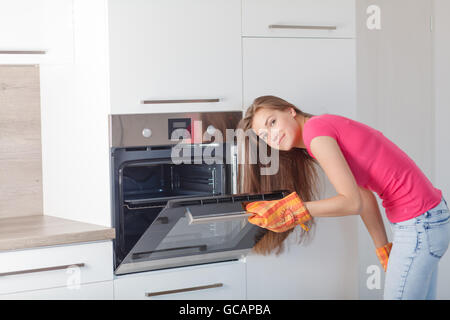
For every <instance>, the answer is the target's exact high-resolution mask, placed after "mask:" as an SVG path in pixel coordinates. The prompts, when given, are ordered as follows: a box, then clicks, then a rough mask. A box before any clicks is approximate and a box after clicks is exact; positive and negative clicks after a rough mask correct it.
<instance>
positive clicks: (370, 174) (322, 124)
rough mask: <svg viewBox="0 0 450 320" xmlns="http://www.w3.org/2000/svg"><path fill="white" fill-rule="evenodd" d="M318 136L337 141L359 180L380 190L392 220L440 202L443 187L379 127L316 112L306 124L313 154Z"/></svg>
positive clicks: (306, 137)
mask: <svg viewBox="0 0 450 320" xmlns="http://www.w3.org/2000/svg"><path fill="white" fill-rule="evenodd" d="M316 136H330V137H332V138H334V139H335V140H336V141H337V143H338V145H339V147H340V148H341V151H342V153H343V155H344V157H345V159H346V160H347V162H348V165H349V167H350V169H351V171H352V173H353V176H354V177H355V180H356V183H357V184H358V185H359V186H362V187H364V188H366V189H370V190H372V191H374V192H376V193H377V194H378V196H379V197H380V198H381V199H382V200H383V202H382V204H383V207H384V208H385V211H386V216H387V218H388V219H389V221H391V222H393V223H396V222H400V221H405V220H408V219H412V218H414V217H417V216H419V215H421V214H423V213H425V212H426V211H428V210H430V209H431V208H434V207H435V206H436V205H438V204H439V203H440V201H441V198H442V191H441V190H439V189H437V188H435V187H434V186H433V185H432V183H431V182H430V180H428V178H427V177H426V176H425V175H424V174H423V172H422V171H421V170H420V168H419V167H418V166H417V165H416V164H415V163H414V161H413V160H412V159H411V158H410V157H409V156H408V155H407V154H406V153H405V152H403V151H402V150H401V149H400V148H399V147H397V146H396V145H395V144H394V143H393V142H391V141H390V140H389V139H387V138H386V137H385V136H384V135H383V134H382V133H381V132H380V131H378V130H375V129H373V128H371V127H369V126H367V125H365V124H363V123H361V122H357V121H355V120H352V119H349V118H346V117H343V116H338V115H332V114H322V115H319V116H313V117H312V118H310V119H309V120H308V121H307V122H306V123H305V125H304V127H303V142H304V144H305V146H306V148H307V150H308V153H309V154H310V155H311V156H312V157H313V158H315V157H314V155H313V154H312V152H311V149H310V144H311V140H312V139H313V138H314V137H316Z"/></svg>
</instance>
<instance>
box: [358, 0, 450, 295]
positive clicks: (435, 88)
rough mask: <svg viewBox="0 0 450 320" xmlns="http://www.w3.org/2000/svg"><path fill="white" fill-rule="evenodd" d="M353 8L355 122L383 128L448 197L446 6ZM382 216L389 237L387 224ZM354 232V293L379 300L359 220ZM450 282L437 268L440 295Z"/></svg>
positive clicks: (381, 1) (420, 0)
mask: <svg viewBox="0 0 450 320" xmlns="http://www.w3.org/2000/svg"><path fill="white" fill-rule="evenodd" d="M370 5H376V6H377V7H378V8H379V9H380V11H379V13H380V16H379V17H380V25H379V27H380V28H379V29H376V28H375V29H369V28H368V26H367V20H368V19H369V18H371V17H373V14H372V13H371V12H370V13H368V12H367V11H366V10H367V8H368V7H369V6H370ZM356 12H357V13H356V16H357V59H358V61H357V83H358V88H357V92H358V97H357V101H358V110H357V116H358V120H359V121H361V122H364V123H366V124H368V125H370V126H373V127H375V128H376V129H378V130H380V131H382V132H383V133H384V135H385V136H387V137H388V138H389V139H391V140H392V141H393V142H394V143H395V144H397V145H398V146H399V147H400V148H402V149H403V150H404V151H405V152H406V153H407V154H408V155H409V156H410V157H411V158H412V159H413V160H414V161H415V162H416V164H417V165H418V166H419V167H420V168H421V169H422V170H423V172H424V173H425V175H426V176H427V177H428V178H429V179H430V180H431V181H432V182H433V184H434V185H435V186H436V187H437V188H440V189H441V190H442V191H443V193H444V195H447V194H449V181H450V170H449V169H448V166H446V164H447V163H449V160H450V152H449V149H448V146H449V140H448V139H449V138H448V137H449V134H450V132H449V129H448V125H447V121H446V119H449V118H450V117H449V116H450V114H449V113H450V110H448V107H447V108H446V106H448V105H449V103H450V95H449V92H448V84H449V81H450V78H449V76H450V64H449V62H448V56H449V54H450V46H449V45H448V43H450V41H449V35H448V33H447V31H448V30H449V28H450V23H449V21H448V15H449V14H450V3H449V2H448V1H447V0H436V1H435V3H434V8H433V2H432V1H426V0H397V1H389V0H370V1H368V0H360V1H357V8H356ZM432 15H434V16H435V18H434V32H432V31H431V23H432V18H431V16H432ZM371 22H373V20H371ZM433 51H434V52H433ZM433 62H434V68H433ZM433 73H434V74H433ZM443 146H447V147H443ZM378 200H379V206H380V209H381V211H382V214H383V215H384V214H385V213H384V208H383V207H382V205H381V200H380V199H379V198H378ZM384 221H385V226H386V229H387V232H388V237H389V239H390V240H392V234H391V229H390V225H389V222H388V221H387V219H385V218H384ZM358 234H359V257H360V261H359V262H360V269H359V298H360V299H381V298H382V295H383V287H384V272H383V271H381V273H380V275H381V281H380V286H377V285H376V284H375V283H374V282H373V281H372V280H373V274H372V273H367V271H368V268H370V266H371V265H375V266H378V265H379V263H378V260H377V258H376V255H375V253H374V249H375V248H374V246H373V243H372V240H371V239H370V237H369V235H368V233H367V231H366V229H365V226H364V225H363V223H362V222H360V225H359V231H358ZM449 266H450V254H447V256H446V257H444V258H443V261H442V263H441V267H440V270H449V269H450V268H449ZM369 271H370V269H369ZM449 283H450V274H449V273H448V272H447V274H445V273H444V272H442V271H441V273H440V278H439V285H438V299H449V298H450V289H449V287H450V286H449V285H448V284H449Z"/></svg>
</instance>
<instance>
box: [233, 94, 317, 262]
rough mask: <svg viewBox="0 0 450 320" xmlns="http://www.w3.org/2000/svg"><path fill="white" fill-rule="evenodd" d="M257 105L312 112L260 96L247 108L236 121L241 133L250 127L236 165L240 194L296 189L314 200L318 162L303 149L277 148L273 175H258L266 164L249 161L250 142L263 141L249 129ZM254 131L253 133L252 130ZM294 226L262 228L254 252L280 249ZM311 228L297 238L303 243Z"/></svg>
mask: <svg viewBox="0 0 450 320" xmlns="http://www.w3.org/2000/svg"><path fill="white" fill-rule="evenodd" d="M260 108H270V109H276V110H281V111H284V110H286V109H288V108H293V109H294V110H295V112H296V113H297V114H298V115H302V116H304V117H307V118H310V117H312V116H313V115H312V114H309V113H306V112H302V111H301V110H299V109H298V108H297V107H296V106H294V105H293V104H291V103H289V102H287V101H285V100H283V99H281V98H279V97H276V96H271V95H267V96H261V97H258V98H256V99H255V100H254V101H253V103H252V104H251V105H250V107H249V108H248V109H247V111H246V113H245V116H244V118H242V119H241V120H240V122H239V124H238V129H242V130H243V131H244V132H246V131H247V130H250V134H249V135H246V136H245V139H244V140H243V141H244V148H242V146H239V147H240V150H245V162H244V163H243V164H240V165H239V170H238V181H243V183H242V185H241V183H239V184H238V185H239V186H238V192H240V193H264V192H270V191H275V190H282V189H283V190H290V191H296V192H297V194H298V195H299V196H300V198H301V199H302V200H303V201H311V200H314V199H315V198H316V196H317V194H318V181H319V180H318V171H317V167H316V165H317V164H318V163H317V161H316V160H315V159H314V158H312V157H311V156H310V155H309V154H308V152H307V150H306V149H300V148H292V149H291V150H289V151H282V150H279V151H278V152H279V170H278V172H277V173H276V174H274V175H261V174H260V170H261V168H263V167H265V166H266V165H263V164H261V163H259V161H258V162H257V163H256V164H251V163H250V161H249V150H250V149H249V148H250V144H256V146H260V144H265V142H264V141H263V140H262V139H259V137H258V136H257V135H256V134H254V132H253V131H252V130H251V128H252V121H253V117H254V116H255V113H256V111H258V110H259V109H260ZM252 132H253V133H252ZM265 147H266V148H267V149H266V150H268V151H269V153H270V154H272V148H271V147H270V146H269V145H266V146H265ZM314 224H315V223H314V219H312V220H310V221H309V222H307V226H308V227H309V229H312V227H313V226H314ZM293 230H294V229H291V230H288V231H286V232H282V233H276V232H273V231H269V230H267V229H262V230H261V233H260V234H259V236H258V239H257V243H256V245H255V246H254V247H253V252H255V253H256V254H262V255H267V254H270V253H272V252H273V251H275V253H276V254H277V255H278V254H280V253H282V252H283V250H284V245H283V242H284V240H285V239H286V238H287V237H288V235H289V234H290V233H291V232H292V231H293ZM311 231H313V230H310V231H308V232H307V233H305V231H304V230H303V229H301V231H300V232H301V233H300V241H299V243H301V242H303V240H304V238H305V237H306V236H310V233H311Z"/></svg>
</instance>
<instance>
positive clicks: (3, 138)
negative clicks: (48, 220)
mask: <svg viewBox="0 0 450 320" xmlns="http://www.w3.org/2000/svg"><path fill="white" fill-rule="evenodd" d="M40 214H42V154H41V111H40V94H39V67H38V66H34V65H32V66H0V217H1V218H4V217H15V216H24V215H40Z"/></svg>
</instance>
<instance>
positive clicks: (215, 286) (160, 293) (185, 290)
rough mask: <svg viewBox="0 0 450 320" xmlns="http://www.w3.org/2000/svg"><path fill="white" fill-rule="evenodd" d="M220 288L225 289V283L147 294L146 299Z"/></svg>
mask: <svg viewBox="0 0 450 320" xmlns="http://www.w3.org/2000/svg"><path fill="white" fill-rule="evenodd" d="M219 287H223V283H214V284H209V285H206V286H198V287H190V288H183V289H175V290H167V291H157V292H146V293H145V296H146V297H154V296H162V295H165V294H172V293H179V292H189V291H197V290H205V289H211V288H219Z"/></svg>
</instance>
